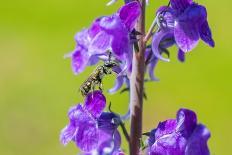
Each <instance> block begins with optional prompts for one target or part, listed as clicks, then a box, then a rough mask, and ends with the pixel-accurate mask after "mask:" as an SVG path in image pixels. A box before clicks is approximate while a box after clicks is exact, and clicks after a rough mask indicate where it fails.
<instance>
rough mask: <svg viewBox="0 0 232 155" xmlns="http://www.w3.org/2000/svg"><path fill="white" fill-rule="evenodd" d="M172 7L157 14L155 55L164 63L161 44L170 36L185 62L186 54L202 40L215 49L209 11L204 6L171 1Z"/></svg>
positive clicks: (175, 0) (160, 10)
mask: <svg viewBox="0 0 232 155" xmlns="http://www.w3.org/2000/svg"><path fill="white" fill-rule="evenodd" d="M170 2H171V6H170V7H167V6H166V7H165V6H164V7H161V8H160V9H159V10H158V12H157V23H158V26H159V32H157V33H156V34H155V35H154V37H153V41H152V49H153V51H154V54H155V55H156V56H157V57H158V58H159V59H162V60H164V61H169V60H168V59H165V58H163V57H162V56H161V54H160V52H159V49H158V48H159V44H160V42H161V41H162V40H163V38H165V37H166V38H167V36H170V39H174V41H175V43H176V44H177V46H178V47H179V51H178V58H179V60H181V61H183V60H184V53H186V52H189V51H191V50H192V49H193V48H195V47H196V46H197V44H198V42H199V39H200V38H201V39H202V40H203V41H204V42H205V43H207V44H208V45H209V46H211V47H214V45H215V43H214V41H213V39H212V33H211V30H210V28H209V25H208V22H207V11H206V8H205V7H204V6H202V5H199V4H196V3H194V2H193V1H192V0H171V1H170Z"/></svg>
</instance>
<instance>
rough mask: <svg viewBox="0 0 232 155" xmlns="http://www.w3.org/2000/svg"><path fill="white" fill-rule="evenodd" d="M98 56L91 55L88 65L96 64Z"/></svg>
mask: <svg viewBox="0 0 232 155" xmlns="http://www.w3.org/2000/svg"><path fill="white" fill-rule="evenodd" d="M99 56H100V55H91V57H90V58H89V62H88V66H93V65H96V64H97V63H98V61H99Z"/></svg>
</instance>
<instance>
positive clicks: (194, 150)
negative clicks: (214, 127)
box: [185, 124, 210, 155]
mask: <svg viewBox="0 0 232 155" xmlns="http://www.w3.org/2000/svg"><path fill="white" fill-rule="evenodd" d="M209 138H210V132H209V130H208V129H207V128H206V127H205V126H204V125H202V124H200V125H198V126H197V127H196V128H195V130H194V132H193V134H192V135H191V137H190V138H189V140H188V143H187V146H186V150H185V154H186V155H196V154H199V155H209V154H210V152H209V149H208V146H207V141H208V139H209Z"/></svg>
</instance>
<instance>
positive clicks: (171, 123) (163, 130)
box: [155, 119, 177, 139]
mask: <svg viewBox="0 0 232 155" xmlns="http://www.w3.org/2000/svg"><path fill="white" fill-rule="evenodd" d="M176 127H177V122H176V120H175V119H170V120H167V121H165V122H161V123H159V125H158V127H157V129H156V132H155V137H156V139H159V138H161V137H162V136H165V135H167V134H171V133H172V132H175V130H176Z"/></svg>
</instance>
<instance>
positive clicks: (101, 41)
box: [89, 31, 112, 54]
mask: <svg viewBox="0 0 232 155" xmlns="http://www.w3.org/2000/svg"><path fill="white" fill-rule="evenodd" d="M111 40H112V36H111V35H109V34H107V33H106V32H104V31H100V32H99V33H98V34H97V35H96V36H95V37H94V38H93V40H92V41H91V43H90V46H89V51H90V52H91V53H93V54H102V53H105V52H106V50H108V49H110V45H111Z"/></svg>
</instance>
